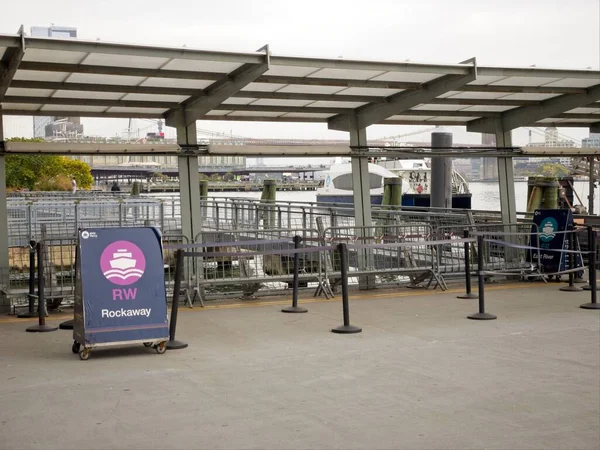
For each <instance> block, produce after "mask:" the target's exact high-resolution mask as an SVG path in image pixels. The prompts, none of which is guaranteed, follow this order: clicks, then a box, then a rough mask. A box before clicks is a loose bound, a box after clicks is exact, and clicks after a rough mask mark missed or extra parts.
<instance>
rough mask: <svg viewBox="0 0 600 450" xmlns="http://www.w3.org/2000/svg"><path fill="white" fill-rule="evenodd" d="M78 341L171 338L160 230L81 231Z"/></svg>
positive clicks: (77, 287)
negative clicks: (169, 336)
mask: <svg viewBox="0 0 600 450" xmlns="http://www.w3.org/2000/svg"><path fill="white" fill-rule="evenodd" d="M77 267H78V271H77V278H76V283H75V326H74V328H73V339H74V340H75V341H76V342H79V343H80V344H83V345H86V346H94V345H96V344H107V343H117V342H127V341H148V342H155V341H158V340H167V339H168V335H169V333H168V323H167V298H166V293H165V276H164V275H165V274H164V263H163V254H162V246H161V239H160V234H159V232H158V231H157V230H156V229H154V228H89V229H86V230H81V231H80V232H79V246H78V254H77Z"/></svg>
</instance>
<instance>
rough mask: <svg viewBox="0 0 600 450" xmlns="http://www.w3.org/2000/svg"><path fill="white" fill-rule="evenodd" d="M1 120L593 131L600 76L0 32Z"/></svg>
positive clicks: (599, 110)
mask: <svg viewBox="0 0 600 450" xmlns="http://www.w3.org/2000/svg"><path fill="white" fill-rule="evenodd" d="M0 56H1V63H0V64H1V65H0V102H1V106H2V113H3V114H4V115H41V116H75V117H77V116H81V117H122V118H161V117H162V118H165V119H166V122H167V125H171V126H176V125H178V124H183V123H185V124H189V123H192V122H193V121H195V120H232V121H274V122H326V123H328V125H329V127H330V128H332V129H338V130H347V129H348V128H349V121H350V119H349V118H352V120H353V121H354V120H355V121H356V122H355V123H356V125H358V126H359V127H366V126H369V125H372V124H376V123H379V124H409V125H464V126H467V129H468V130H470V131H479V132H495V130H496V127H497V125H498V124H500V125H502V126H503V128H504V130H505V131H507V130H510V129H514V128H517V127H519V126H529V125H535V126H548V125H555V126H565V127H567V126H568V127H582V126H583V127H590V128H592V129H593V130H598V131H600V71H594V70H558V69H541V68H533V67H530V68H509V67H481V66H477V64H476V61H475V60H474V59H473V60H468V61H465V62H462V63H459V64H419V63H413V62H396V63H395V62H376V61H357V60H346V59H321V58H299V57H287V56H277V55H271V54H270V52H269V50H268V47H264V48H262V49H260V50H258V51H257V52H250V53H234V52H218V51H205V50H193V49H188V48H168V47H150V46H141V45H124V44H113V43H106V42H97V41H81V40H75V39H51V38H37V37H25V36H24V35H0Z"/></svg>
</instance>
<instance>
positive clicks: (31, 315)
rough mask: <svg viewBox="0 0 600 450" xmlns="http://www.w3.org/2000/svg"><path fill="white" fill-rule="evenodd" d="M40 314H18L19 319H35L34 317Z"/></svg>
mask: <svg viewBox="0 0 600 450" xmlns="http://www.w3.org/2000/svg"><path fill="white" fill-rule="evenodd" d="M37 316H38V313H36V312H35V313H30V312H26V313H23V314H17V318H19V319H33V318H34V317H37Z"/></svg>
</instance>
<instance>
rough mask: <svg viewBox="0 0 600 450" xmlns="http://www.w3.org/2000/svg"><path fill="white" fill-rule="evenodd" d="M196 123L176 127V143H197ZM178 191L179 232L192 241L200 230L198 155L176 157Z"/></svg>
mask: <svg viewBox="0 0 600 450" xmlns="http://www.w3.org/2000/svg"><path fill="white" fill-rule="evenodd" d="M197 142H198V141H197V137H196V123H195V122H194V123H192V124H191V125H188V126H178V127H177V143H178V144H179V145H182V146H187V145H197ZM178 164H179V192H180V196H181V232H182V234H183V235H184V236H185V237H186V238H188V239H189V242H192V241H193V239H194V238H195V237H196V235H197V234H198V233H200V231H201V230H202V216H201V214H200V178H199V175H198V155H196V154H182V155H180V156H179V158H178Z"/></svg>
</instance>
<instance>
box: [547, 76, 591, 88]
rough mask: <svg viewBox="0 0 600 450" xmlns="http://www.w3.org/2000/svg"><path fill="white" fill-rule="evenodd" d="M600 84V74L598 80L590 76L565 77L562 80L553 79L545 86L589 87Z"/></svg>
mask: <svg viewBox="0 0 600 450" xmlns="http://www.w3.org/2000/svg"><path fill="white" fill-rule="evenodd" d="M597 84H600V76H599V77H598V79H597V80H593V79H589V78H563V79H562V80H558V81H553V82H552V83H548V84H545V85H544V86H545V87H574V88H588V87H592V86H595V85H597Z"/></svg>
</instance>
